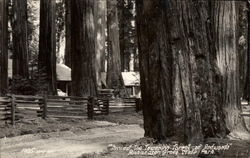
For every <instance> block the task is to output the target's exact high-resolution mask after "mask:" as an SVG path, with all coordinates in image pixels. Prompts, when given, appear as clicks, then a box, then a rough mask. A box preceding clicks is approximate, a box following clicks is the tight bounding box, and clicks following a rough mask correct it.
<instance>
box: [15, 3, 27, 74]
mask: <svg viewBox="0 0 250 158" xmlns="http://www.w3.org/2000/svg"><path fill="white" fill-rule="evenodd" d="M13 13H14V17H15V18H13V33H12V35H13V76H21V77H24V78H29V68H28V32H27V31H28V30H27V22H28V17H27V0H18V1H16V0H15V1H13Z"/></svg>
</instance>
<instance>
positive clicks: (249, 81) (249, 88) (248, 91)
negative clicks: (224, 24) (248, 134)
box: [244, 2, 250, 104]
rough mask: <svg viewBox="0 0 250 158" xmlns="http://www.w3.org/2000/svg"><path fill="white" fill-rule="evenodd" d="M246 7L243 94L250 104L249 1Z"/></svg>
mask: <svg viewBox="0 0 250 158" xmlns="http://www.w3.org/2000/svg"><path fill="white" fill-rule="evenodd" d="M247 7H248V13H247V18H248V19H247V23H248V33H247V35H248V36H247V39H248V42H247V63H248V64H247V73H246V74H247V75H246V84H245V87H244V88H245V91H244V96H245V98H247V99H248V102H249V104H250V2H248V4H247Z"/></svg>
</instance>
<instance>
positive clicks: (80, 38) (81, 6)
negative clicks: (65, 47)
mask: <svg viewBox="0 0 250 158" xmlns="http://www.w3.org/2000/svg"><path fill="white" fill-rule="evenodd" d="M71 20H72V21H71V27H72V28H73V29H71V49H72V54H71V55H72V56H71V57H72V62H71V63H72V71H71V73H72V93H73V95H76V96H93V95H96V89H97V87H96V74H95V72H96V71H95V28H94V0H72V1H71Z"/></svg>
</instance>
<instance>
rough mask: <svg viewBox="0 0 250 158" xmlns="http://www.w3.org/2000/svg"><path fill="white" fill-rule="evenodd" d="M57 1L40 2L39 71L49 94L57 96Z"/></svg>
mask: <svg viewBox="0 0 250 158" xmlns="http://www.w3.org/2000/svg"><path fill="white" fill-rule="evenodd" d="M55 4H56V1H55V0H41V1H40V37H39V55H38V69H39V75H40V78H43V79H44V80H45V82H46V83H47V86H46V87H47V92H48V94H53V95H55V94H57V88H56V30H55Z"/></svg>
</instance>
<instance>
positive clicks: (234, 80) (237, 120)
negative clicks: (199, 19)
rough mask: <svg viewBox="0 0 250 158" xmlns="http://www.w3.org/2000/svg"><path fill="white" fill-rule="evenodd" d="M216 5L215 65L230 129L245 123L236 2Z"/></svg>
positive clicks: (219, 2)
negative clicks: (242, 113) (242, 114)
mask: <svg viewBox="0 0 250 158" xmlns="http://www.w3.org/2000/svg"><path fill="white" fill-rule="evenodd" d="M213 5H214V10H213V17H214V19H213V20H214V29H215V32H214V33H215V34H214V39H215V48H216V58H217V62H216V64H217V67H218V70H219V74H220V75H221V80H220V82H221V83H220V84H221V91H222V107H223V112H224V114H225V121H226V125H227V128H228V129H229V130H230V131H234V130H235V129H239V128H240V129H242V125H243V118H242V117H241V115H240V113H241V103H240V97H241V91H240V87H239V85H240V84H239V52H238V50H239V49H238V38H237V37H238V36H237V29H238V23H239V21H238V20H239V19H238V10H237V2H235V1H218V2H215V3H214V4H213ZM241 62H243V61H241Z"/></svg>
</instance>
